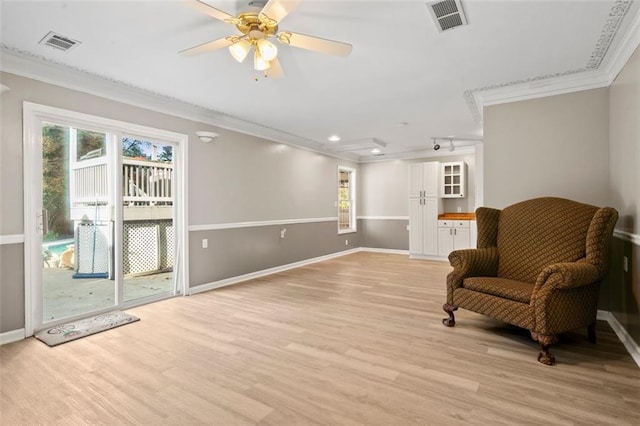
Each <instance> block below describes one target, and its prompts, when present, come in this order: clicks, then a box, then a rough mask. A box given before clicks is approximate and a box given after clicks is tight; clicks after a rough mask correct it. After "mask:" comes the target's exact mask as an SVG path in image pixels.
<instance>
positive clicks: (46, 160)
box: [42, 125, 73, 238]
mask: <svg viewBox="0 0 640 426" xmlns="http://www.w3.org/2000/svg"><path fill="white" fill-rule="evenodd" d="M68 140H69V128H65V127H61V126H54V125H45V126H44V127H43V128H42V204H43V207H44V208H45V209H46V210H47V213H48V221H47V226H48V229H49V234H48V237H49V238H56V237H57V236H70V235H73V226H72V224H71V222H70V221H69V219H68V218H69V206H68V203H67V200H68V188H69V185H68V176H69V170H68V164H69V162H68V158H69V152H68V149H67V147H68V143H67V141H68Z"/></svg>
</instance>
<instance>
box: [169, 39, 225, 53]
mask: <svg viewBox="0 0 640 426" xmlns="http://www.w3.org/2000/svg"><path fill="white" fill-rule="evenodd" d="M232 44H233V37H224V38H219V39H217V40H213V41H208V42H206V43H202V44H199V45H197V46H194V47H191V48H189V49H185V50H182V51H180V53H181V54H183V55H185V56H196V55H200V54H202V53H207V52H212V51H214V50H218V49H222V48H224V47H229V46H231V45H232Z"/></svg>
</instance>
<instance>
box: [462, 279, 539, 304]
mask: <svg viewBox="0 0 640 426" xmlns="http://www.w3.org/2000/svg"><path fill="white" fill-rule="evenodd" d="M462 287H464V288H467V289H469V290H473V291H479V292H480V293H486V294H491V295H493V296H498V297H503V298H505V299H509V300H514V301H516V302H520V303H529V302H531V294H532V293H533V284H529V283H523V282H522V281H515V280H510V279H508V278H499V277H472V278H467V279H465V280H464V281H462Z"/></svg>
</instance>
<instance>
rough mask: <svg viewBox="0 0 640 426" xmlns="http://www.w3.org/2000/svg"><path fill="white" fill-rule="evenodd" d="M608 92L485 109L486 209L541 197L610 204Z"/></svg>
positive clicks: (577, 94)
mask: <svg viewBox="0 0 640 426" xmlns="http://www.w3.org/2000/svg"><path fill="white" fill-rule="evenodd" d="M608 140H609V91H608V89H606V88H604V89H596V90H588V91H583V92H577V93H570V94H566V95H558V96H550V97H546V98H541V99H533V100H527V101H521V102H513V103H508V104H502V105H495V106H489V107H487V108H485V109H484V204H485V205H486V206H489V207H495V208H503V207H506V206H508V205H511V204H513V203H516V202H518V201H522V200H526V199H529V198H535V197H541V196H557V197H563V198H570V199H573V200H577V201H581V202H584V203H589V204H594V205H601V206H604V205H607V204H608V202H609V194H608V191H609V186H608V178H609V177H608V174H609V160H608V159H609V143H608Z"/></svg>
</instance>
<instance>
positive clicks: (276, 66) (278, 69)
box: [264, 58, 284, 78]
mask: <svg viewBox="0 0 640 426" xmlns="http://www.w3.org/2000/svg"><path fill="white" fill-rule="evenodd" d="M264 75H266V76H267V77H268V78H280V77H282V76H283V75H284V71H282V66H281V65H280V61H279V60H278V58H275V59H274V60H272V61H271V66H270V67H269V68H267V70H266V71H265V73H264Z"/></svg>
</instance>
